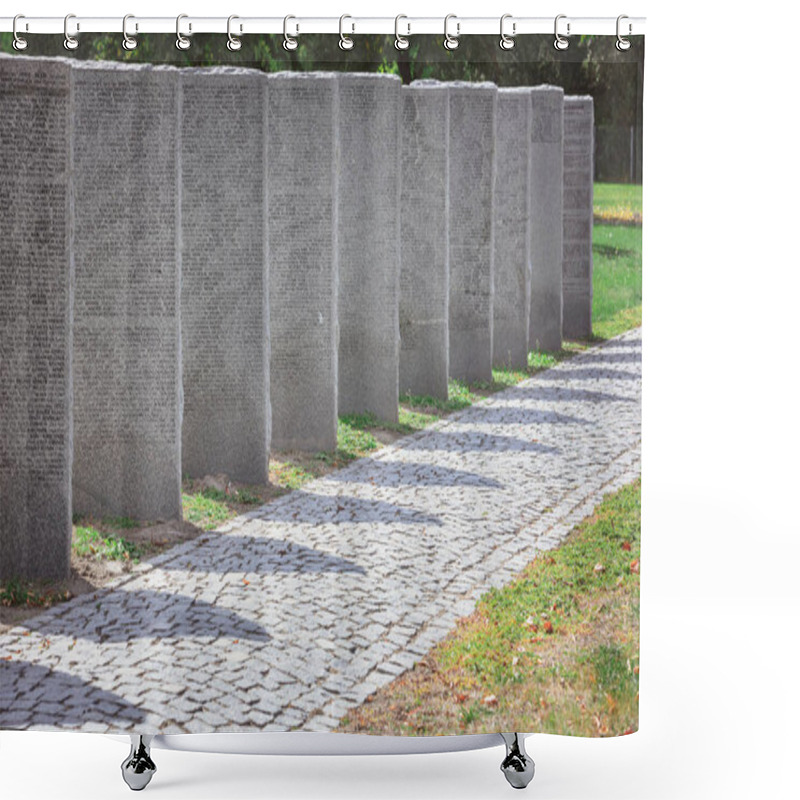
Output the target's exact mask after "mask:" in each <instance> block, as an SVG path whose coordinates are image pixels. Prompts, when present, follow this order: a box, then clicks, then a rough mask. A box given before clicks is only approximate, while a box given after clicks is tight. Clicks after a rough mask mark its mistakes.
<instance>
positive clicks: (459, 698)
mask: <svg viewBox="0 0 800 800" xmlns="http://www.w3.org/2000/svg"><path fill="white" fill-rule="evenodd" d="M466 699H467V695H465V694H464V693H463V692H460V693H459V694H457V695H456V700H457V701H458V702H459V703H463V702H464V701H465V700H466Z"/></svg>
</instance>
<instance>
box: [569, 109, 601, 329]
mask: <svg viewBox="0 0 800 800" xmlns="http://www.w3.org/2000/svg"><path fill="white" fill-rule="evenodd" d="M593 179H594V100H593V99H592V98H591V97H588V96H568V97H565V98H564V265H563V282H564V287H563V292H564V323H563V329H564V338H565V339H588V338H589V337H590V336H591V335H592V295H593V292H592V224H593V223H592V220H593V212H592V202H593V198H594V183H593Z"/></svg>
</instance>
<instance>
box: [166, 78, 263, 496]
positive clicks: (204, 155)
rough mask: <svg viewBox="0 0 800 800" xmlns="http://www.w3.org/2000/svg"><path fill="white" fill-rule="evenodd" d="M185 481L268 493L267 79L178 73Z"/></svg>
mask: <svg viewBox="0 0 800 800" xmlns="http://www.w3.org/2000/svg"><path fill="white" fill-rule="evenodd" d="M180 74H181V82H182V91H183V102H182V115H181V137H182V142H181V155H182V165H181V175H182V184H183V185H182V191H181V198H182V206H181V220H182V240H183V256H182V281H181V284H182V288H181V336H182V351H183V359H182V360H183V396H184V405H183V435H182V463H183V472H184V473H185V474H188V475H189V476H191V477H194V478H200V477H203V476H204V475H213V474H217V473H224V474H226V475H228V476H229V477H230V478H232V479H233V480H236V481H241V482H243V483H249V484H266V483H267V482H268V481H269V448H270V440H271V432H270V427H271V409H270V398H269V384H270V376H269V349H270V338H269V272H268V262H267V252H268V250H267V213H266V210H267V158H268V153H267V76H266V74H265V73H264V72H261V71H260V70H247V69H241V68H236V67H212V68H187V69H182V70H181V72H180Z"/></svg>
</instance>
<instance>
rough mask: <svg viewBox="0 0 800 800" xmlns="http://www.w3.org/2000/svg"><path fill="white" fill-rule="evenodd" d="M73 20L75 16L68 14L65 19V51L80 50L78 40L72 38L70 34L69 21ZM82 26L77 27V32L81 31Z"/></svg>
mask: <svg viewBox="0 0 800 800" xmlns="http://www.w3.org/2000/svg"><path fill="white" fill-rule="evenodd" d="M71 19H75V15H74V14H67V16H66V17H64V49H65V50H77V49H78V40H77V39H76V38H75V37H74V36H72V35H71V34H70V32H69V21H70V20H71ZM79 29H80V25H76V26H75V30H76V31H77V30H79Z"/></svg>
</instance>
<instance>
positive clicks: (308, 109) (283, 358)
mask: <svg viewBox="0 0 800 800" xmlns="http://www.w3.org/2000/svg"><path fill="white" fill-rule="evenodd" d="M268 85H269V92H268V94H269V110H268V115H267V116H268V120H267V122H268V129H269V138H268V143H267V146H268V148H269V160H268V168H267V195H268V198H269V237H268V238H269V277H270V287H269V297H270V343H271V348H270V349H271V356H270V400H271V404H272V449H273V450H284V451H285V450H299V451H306V452H309V451H310V452H317V451H330V450H334V449H335V448H336V434H337V426H338V417H337V413H338V411H337V386H338V376H337V373H338V352H337V349H338V321H337V306H338V303H337V293H338V273H339V269H338V265H339V261H338V245H337V237H338V179H339V140H338V132H339V119H338V117H339V92H338V79H337V76H336V74H335V73H320V72H284V73H274V74H272V75H270V76H269V80H268Z"/></svg>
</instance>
